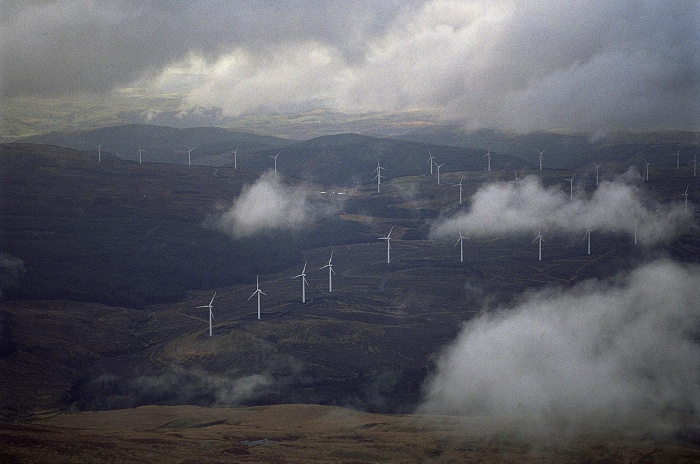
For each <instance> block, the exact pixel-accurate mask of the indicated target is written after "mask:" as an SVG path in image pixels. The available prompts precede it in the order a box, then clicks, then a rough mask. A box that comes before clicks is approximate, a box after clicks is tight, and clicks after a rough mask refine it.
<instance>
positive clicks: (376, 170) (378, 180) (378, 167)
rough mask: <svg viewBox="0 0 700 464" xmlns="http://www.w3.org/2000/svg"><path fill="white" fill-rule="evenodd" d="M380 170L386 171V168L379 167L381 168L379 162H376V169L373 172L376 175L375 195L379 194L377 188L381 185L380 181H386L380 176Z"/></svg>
mask: <svg viewBox="0 0 700 464" xmlns="http://www.w3.org/2000/svg"><path fill="white" fill-rule="evenodd" d="M382 169H386V168H383V167H381V166H380V165H379V160H377V169H375V170H374V171H375V172H376V173H377V175H376V176H374V179H377V193H379V186H380V185H381V183H382V179H386V177H384V176H383V175H382ZM374 179H373V180H374Z"/></svg>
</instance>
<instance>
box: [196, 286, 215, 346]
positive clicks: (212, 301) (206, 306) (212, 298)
mask: <svg viewBox="0 0 700 464" xmlns="http://www.w3.org/2000/svg"><path fill="white" fill-rule="evenodd" d="M214 298H216V292H214V296H213V297H211V301H210V302H209V304H208V305H204V306H197V308H209V336H210V337H211V322H212V321H213V320H214V312H213V311H212V310H211V309H212V308H213V306H212V303H214Z"/></svg>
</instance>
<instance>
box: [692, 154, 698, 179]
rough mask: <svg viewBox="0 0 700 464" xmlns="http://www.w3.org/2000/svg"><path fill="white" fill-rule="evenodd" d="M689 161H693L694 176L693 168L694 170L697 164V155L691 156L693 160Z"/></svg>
mask: <svg viewBox="0 0 700 464" xmlns="http://www.w3.org/2000/svg"><path fill="white" fill-rule="evenodd" d="M691 163H693V177H695V170H696V168H697V165H698V155H695V156H694V157H693V161H691Z"/></svg>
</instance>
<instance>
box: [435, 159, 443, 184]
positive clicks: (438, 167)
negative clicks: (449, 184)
mask: <svg viewBox="0 0 700 464" xmlns="http://www.w3.org/2000/svg"><path fill="white" fill-rule="evenodd" d="M444 165H445V163H442V164H436V165H435V167H436V168H437V175H438V185H440V168H441V167H443V166H444Z"/></svg>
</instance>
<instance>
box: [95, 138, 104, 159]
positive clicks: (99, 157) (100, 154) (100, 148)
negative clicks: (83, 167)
mask: <svg viewBox="0 0 700 464" xmlns="http://www.w3.org/2000/svg"><path fill="white" fill-rule="evenodd" d="M102 145H104V143H101V144H99V145H97V161H98V162H100V161H102Z"/></svg>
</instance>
